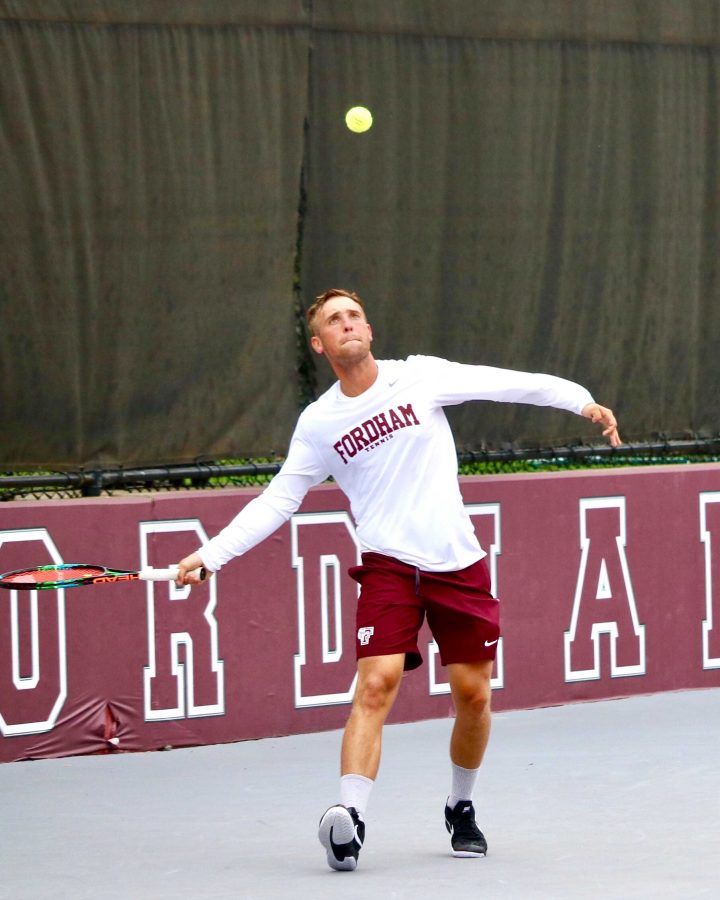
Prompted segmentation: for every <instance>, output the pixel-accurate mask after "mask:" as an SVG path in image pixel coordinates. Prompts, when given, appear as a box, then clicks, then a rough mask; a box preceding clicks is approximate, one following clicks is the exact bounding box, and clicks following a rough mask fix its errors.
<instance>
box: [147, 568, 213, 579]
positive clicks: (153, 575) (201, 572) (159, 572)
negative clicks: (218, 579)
mask: <svg viewBox="0 0 720 900" xmlns="http://www.w3.org/2000/svg"><path fill="white" fill-rule="evenodd" d="M195 571H196V572H197V573H198V576H199V578H200V581H205V579H206V578H207V572H206V571H205V569H204V568H200V569H195ZM177 574H178V567H177V566H170V567H169V568H167V569H154V568H153V567H152V566H148V567H147V568H146V569H141V570H140V571H139V572H138V577H139V578H140V580H141V581H175V579H176V578H177Z"/></svg>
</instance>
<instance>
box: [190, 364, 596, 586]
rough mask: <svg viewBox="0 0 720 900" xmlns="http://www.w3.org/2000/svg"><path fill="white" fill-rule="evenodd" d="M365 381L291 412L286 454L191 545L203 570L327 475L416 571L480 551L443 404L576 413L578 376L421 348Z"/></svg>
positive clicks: (268, 529)
mask: <svg viewBox="0 0 720 900" xmlns="http://www.w3.org/2000/svg"><path fill="white" fill-rule="evenodd" d="M377 363H378V370H379V371H378V377H377V379H376V380H375V383H374V384H373V385H372V386H371V387H370V388H369V389H368V390H366V391H365V392H364V393H363V394H361V395H360V396H359V397H347V396H346V395H345V394H343V393H342V391H341V390H340V385H339V383H337V382H336V383H335V384H334V385H333V386H332V387H331V388H330V389H329V390H328V391H326V392H325V393H324V394H323V395H322V396H321V397H320V398H319V399H318V400H316V401H315V402H314V403H312V404H310V406H308V407H307V408H306V409H305V410H304V411H303V412H302V414H301V415H300V418H299V419H298V423H297V426H296V428H295V433H294V434H293V437H292V439H291V442H290V448H289V451H288V455H287V459H286V461H285V463H284V464H283V466H282V468H281V470H280V471H279V472H278V474H277V475H276V476H275V477H274V478H273V480H272V481H271V482H270V484H269V485H268V487H267V488H266V489H265V491H264V492H263V493H262V494H261V495H260V496H258V497H256V498H255V499H253V500H252V501H251V502H250V503H248V505H247V506H246V507H245V508H244V509H243V510H242V511H241V512H240V513H239V514H238V515H237V516H236V517H235V518H234V519H233V520H232V522H230V524H229V525H228V526H227V527H226V528H224V529H223V530H222V531H221V532H220V534H218V535H217V537H215V538H213V539H212V540H211V541H209V542H208V543H207V544H205V545H204V546H203V547H201V548H200V550H199V553H200V557H201V558H202V560H203V563H204V565H205V566H206V567H207V568H208V569H210V570H211V571H217V570H218V569H219V568H221V566H223V565H224V564H225V563H226V562H228V561H229V560H230V559H232V558H233V557H235V556H239V555H241V554H243V553H245V552H246V551H247V550H249V549H250V548H251V547H254V546H255V545H256V544H259V543H260V542H261V541H262V540H264V539H265V538H266V537H268V536H269V535H270V534H272V533H273V532H274V531H275V530H276V529H277V528H279V527H280V526H281V525H282V524H283V523H284V522H285V521H287V520H288V519H289V518H290V516H292V514H293V513H294V512H295V511H296V510H297V508H298V507H299V506H300V503H301V502H302V499H303V497H304V496H305V494H306V493H307V492H308V490H309V489H310V488H311V487H313V485H316V484H319V483H321V482H322V481H325V480H326V479H327V478H328V476H330V475H332V477H333V478H334V479H335V481H336V483H337V484H338V486H339V487H340V488H341V489H342V491H343V492H344V493H345V494H346V495H347V497H348V499H349V501H350V509H351V513H352V517H353V519H354V521H355V526H356V530H357V535H358V539H359V541H360V544H361V547H362V549H363V550H372V551H375V552H378V553H384V554H386V555H387V556H393V557H395V558H396V559H399V560H401V561H402V562H405V563H409V564H410V565H414V566H417V567H418V568H420V569H422V570H425V571H456V570H458V569H463V568H465V567H466V566H469V565H471V564H472V563H474V562H476V561H477V560H478V559H481V558H482V557H483V556H485V551H484V550H483V549H482V548H481V547H480V545H479V543H478V541H477V538H476V537H475V532H474V529H473V526H472V522H471V521H470V518H469V516H468V515H467V513H466V511H465V508H464V506H463V501H462V497H461V494H460V487H459V484H458V477H457V455H456V450H455V442H454V439H453V436H452V432H451V430H450V426H449V424H448V421H447V419H446V417H445V413H444V411H443V407H444V406H452V405H455V404H458V403H463V402H464V401H466V400H492V401H497V402H502V403H530V404H533V405H535V406H553V407H556V408H558V409H565V410H568V411H569V412H574V413H577V414H580V412H581V411H582V409H583V407H584V406H585V405H586V404H587V403H592V402H593V398H592V396H591V395H590V393H589V392H588V391H587V390H586V389H585V388H583V387H581V386H580V385H578V384H575V383H574V382H571V381H567V380H566V379H564V378H558V377H556V376H554V375H539V374H531V373H528V372H516V371H513V370H511V369H498V368H492V367H490V366H472V365H464V364H461V363H454V362H449V361H447V360H444V359H438V358H437V357H431V356H410V357H408V358H407V359H406V360H378V361H377Z"/></svg>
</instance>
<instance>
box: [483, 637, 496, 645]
mask: <svg viewBox="0 0 720 900" xmlns="http://www.w3.org/2000/svg"><path fill="white" fill-rule="evenodd" d="M497 642H498V638H495V640H494V641H485V646H486V647H492V645H493V644H497Z"/></svg>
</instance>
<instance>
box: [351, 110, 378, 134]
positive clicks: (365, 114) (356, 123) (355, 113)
mask: <svg viewBox="0 0 720 900" xmlns="http://www.w3.org/2000/svg"><path fill="white" fill-rule="evenodd" d="M372 123H373V117H372V113H371V112H370V110H369V109H366V108H365V107H364V106H353V108H352V109H349V110H348V111H347V113H345V124H346V125H347V127H348V128H349V129H350V131H355V132H357V133H358V134H359V133H360V132H362V131H367V130H368V128H370V127H371V126H372Z"/></svg>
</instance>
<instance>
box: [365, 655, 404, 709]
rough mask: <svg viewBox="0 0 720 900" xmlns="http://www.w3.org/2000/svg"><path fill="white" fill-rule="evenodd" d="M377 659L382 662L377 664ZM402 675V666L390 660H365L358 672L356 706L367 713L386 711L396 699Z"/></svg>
mask: <svg viewBox="0 0 720 900" xmlns="http://www.w3.org/2000/svg"><path fill="white" fill-rule="evenodd" d="M375 659H378V660H380V661H379V662H377V663H375V661H374V660H375ZM383 660H384V661H383ZM402 673H403V669H402V664H400V665H397V664H394V663H393V662H392V661H391V660H389V659H387V660H386V659H385V658H383V657H376V658H374V659H373V661H370V660H363V664H362V665H361V666H360V667H359V672H358V683H357V687H356V690H355V701H354V703H355V706H359V707H360V708H361V709H363V710H365V711H366V712H376V711H380V710H384V709H386V708H387V706H388V705H389V704H391V703H392V701H393V700H394V698H395V695H396V693H397V689H398V686H399V684H400V679H401V677H402Z"/></svg>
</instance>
